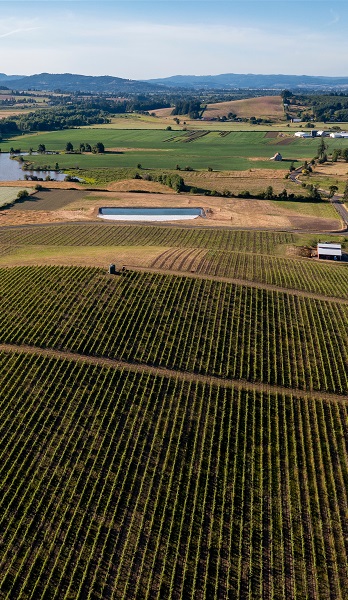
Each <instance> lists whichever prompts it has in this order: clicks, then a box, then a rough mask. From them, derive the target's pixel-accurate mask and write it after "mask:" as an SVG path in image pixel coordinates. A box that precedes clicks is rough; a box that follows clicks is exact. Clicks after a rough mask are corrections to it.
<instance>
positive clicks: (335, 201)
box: [289, 167, 348, 233]
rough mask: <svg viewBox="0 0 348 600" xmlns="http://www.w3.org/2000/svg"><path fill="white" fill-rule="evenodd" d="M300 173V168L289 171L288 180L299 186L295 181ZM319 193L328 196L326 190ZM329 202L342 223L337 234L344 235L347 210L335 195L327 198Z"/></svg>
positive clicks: (347, 226)
mask: <svg viewBox="0 0 348 600" xmlns="http://www.w3.org/2000/svg"><path fill="white" fill-rule="evenodd" d="M301 171H302V167H298V168H297V169H295V170H294V171H291V172H290V174H289V179H291V181H292V182H293V183H297V185H301V183H302V182H301V181H299V180H298V179H297V177H298V176H299V174H300V173H301ZM319 191H320V192H322V193H323V194H324V195H325V196H327V197H328V198H329V194H328V192H327V191H326V190H322V189H320V190H319ZM329 200H330V202H331V204H332V206H333V207H334V209H335V210H336V212H337V213H338V215H339V217H340V219H341V221H343V223H344V227H343V229H342V230H341V231H340V232H339V233H345V232H346V231H348V210H347V209H346V207H345V205H344V204H342V202H341V199H340V197H339V196H337V194H335V195H334V196H332V198H329ZM335 233H336V232H335Z"/></svg>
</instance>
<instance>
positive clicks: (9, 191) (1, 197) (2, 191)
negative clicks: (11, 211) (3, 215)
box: [0, 186, 31, 209]
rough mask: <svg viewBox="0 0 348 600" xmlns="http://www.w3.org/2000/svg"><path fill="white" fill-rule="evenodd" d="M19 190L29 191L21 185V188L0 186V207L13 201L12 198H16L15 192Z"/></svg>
mask: <svg viewBox="0 0 348 600" xmlns="http://www.w3.org/2000/svg"><path fill="white" fill-rule="evenodd" d="M20 190H26V191H27V192H29V193H30V192H31V190H30V189H27V188H25V187H21V188H17V187H16V188H13V187H7V186H6V187H0V209H1V207H3V206H6V205H7V204H9V203H11V202H14V200H15V199H16V198H17V194H18V192H19V191H20Z"/></svg>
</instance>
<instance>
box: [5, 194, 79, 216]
mask: <svg viewBox="0 0 348 600" xmlns="http://www.w3.org/2000/svg"><path fill="white" fill-rule="evenodd" d="M85 196H86V192H85V191H82V190H81V191H80V190H70V191H68V192H67V191H66V190H59V189H54V190H48V189H46V190H43V191H40V192H36V193H35V194H34V195H32V196H30V197H29V198H28V199H27V200H24V201H23V202H18V201H17V202H16V205H15V207H16V210H20V211H22V210H40V211H48V210H49V211H52V210H60V209H62V208H65V207H66V206H68V205H69V204H71V203H72V202H75V201H76V200H81V199H82V198H84V197H85Z"/></svg>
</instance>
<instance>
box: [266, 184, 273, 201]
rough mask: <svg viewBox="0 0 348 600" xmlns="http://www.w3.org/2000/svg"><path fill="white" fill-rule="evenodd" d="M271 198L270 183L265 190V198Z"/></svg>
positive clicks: (271, 189)
mask: <svg viewBox="0 0 348 600" xmlns="http://www.w3.org/2000/svg"><path fill="white" fill-rule="evenodd" d="M272 198H273V188H272V186H271V185H269V186H268V187H267V188H266V191H265V199H266V200H272Z"/></svg>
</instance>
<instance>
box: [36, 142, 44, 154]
mask: <svg viewBox="0 0 348 600" xmlns="http://www.w3.org/2000/svg"><path fill="white" fill-rule="evenodd" d="M37 151H38V153H39V154H44V153H45V152H46V146H45V144H39V145H38V148H37Z"/></svg>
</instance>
